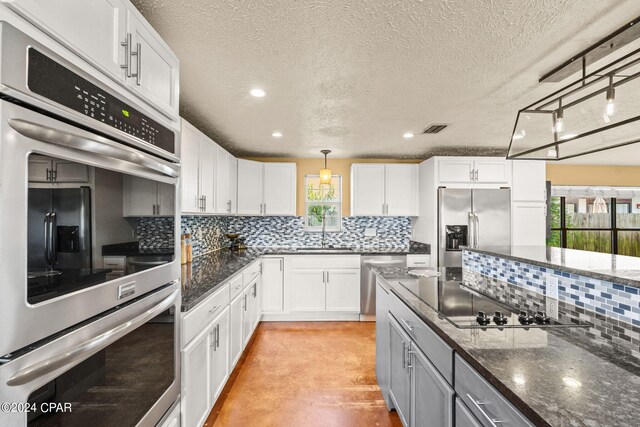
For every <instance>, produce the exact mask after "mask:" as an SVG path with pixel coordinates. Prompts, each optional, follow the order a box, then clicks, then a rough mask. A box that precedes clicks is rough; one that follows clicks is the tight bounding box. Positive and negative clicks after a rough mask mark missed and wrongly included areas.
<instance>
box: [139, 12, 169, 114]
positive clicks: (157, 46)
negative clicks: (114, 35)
mask: <svg viewBox="0 0 640 427" xmlns="http://www.w3.org/2000/svg"><path fill="white" fill-rule="evenodd" d="M126 13H127V32H128V33H131V35H132V46H131V47H130V49H131V51H132V52H138V54H137V55H135V56H134V55H132V56H131V64H130V67H131V71H132V73H133V74H137V77H131V78H128V79H127V83H128V85H129V87H130V88H132V89H133V90H134V91H135V92H137V93H138V94H140V95H141V96H142V97H143V98H146V99H147V100H148V101H150V103H151V104H152V105H153V106H155V107H156V108H157V109H158V110H159V111H161V112H163V113H165V115H167V116H168V117H170V118H175V119H177V118H178V70H179V62H178V58H176V56H175V55H174V54H173V52H171V50H169V48H168V46H167V45H166V44H165V43H164V42H163V41H162V39H161V38H160V36H159V35H158V34H157V33H156V32H155V31H154V30H153V28H152V27H151V25H150V24H149V23H148V22H147V21H146V20H145V19H144V18H143V17H142V15H140V13H139V12H138V11H137V10H136V9H135V7H131V8H128V9H127V12H126Z"/></svg>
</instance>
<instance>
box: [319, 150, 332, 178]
mask: <svg viewBox="0 0 640 427" xmlns="http://www.w3.org/2000/svg"><path fill="white" fill-rule="evenodd" d="M320 152H321V153H322V154H324V168H323V169H320V185H329V184H331V169H328V168H327V155H328V154H329V153H331V150H320Z"/></svg>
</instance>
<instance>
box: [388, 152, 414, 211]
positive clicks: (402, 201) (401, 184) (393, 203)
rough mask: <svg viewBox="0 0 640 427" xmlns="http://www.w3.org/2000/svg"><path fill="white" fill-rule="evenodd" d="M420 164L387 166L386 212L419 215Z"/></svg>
mask: <svg viewBox="0 0 640 427" xmlns="http://www.w3.org/2000/svg"><path fill="white" fill-rule="evenodd" d="M418 197H419V193H418V165H400V164H397V165H395V164H391V165H386V166H385V199H386V204H387V207H386V208H387V209H386V214H387V215H392V216H418Z"/></svg>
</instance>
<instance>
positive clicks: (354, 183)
mask: <svg viewBox="0 0 640 427" xmlns="http://www.w3.org/2000/svg"><path fill="white" fill-rule="evenodd" d="M384 203H385V202H384V165H382V164H354V165H352V166H351V215H354V216H357V215H360V216H363V215H384V211H385V209H384Z"/></svg>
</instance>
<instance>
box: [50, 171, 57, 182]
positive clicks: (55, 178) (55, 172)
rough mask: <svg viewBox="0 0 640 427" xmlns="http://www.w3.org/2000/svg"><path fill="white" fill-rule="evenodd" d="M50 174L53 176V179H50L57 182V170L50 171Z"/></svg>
mask: <svg viewBox="0 0 640 427" xmlns="http://www.w3.org/2000/svg"><path fill="white" fill-rule="evenodd" d="M51 173H52V174H53V177H52V178H51V180H52V181H57V180H58V169H54V170H52V171H51Z"/></svg>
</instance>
